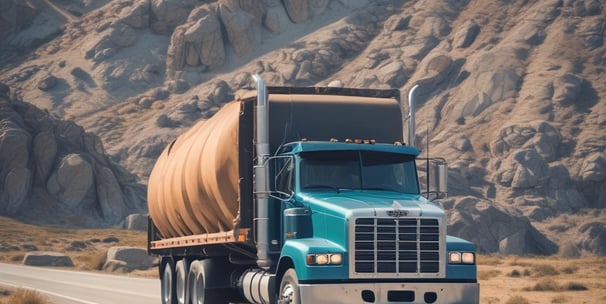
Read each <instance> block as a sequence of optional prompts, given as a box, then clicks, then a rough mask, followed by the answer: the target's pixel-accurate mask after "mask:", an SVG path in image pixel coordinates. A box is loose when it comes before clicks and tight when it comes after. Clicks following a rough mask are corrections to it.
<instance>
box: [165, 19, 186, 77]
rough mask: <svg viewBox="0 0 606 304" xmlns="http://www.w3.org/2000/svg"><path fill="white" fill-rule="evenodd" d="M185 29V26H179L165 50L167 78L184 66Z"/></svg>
mask: <svg viewBox="0 0 606 304" xmlns="http://www.w3.org/2000/svg"><path fill="white" fill-rule="evenodd" d="M186 31H187V28H186V27H185V26H179V27H177V28H176V29H175V31H174V32H173V34H172V36H171V37H170V43H169V45H168V50H167V51H166V74H167V76H169V78H172V77H173V76H174V74H175V72H176V71H180V70H183V68H184V67H185V51H186V41H185V32H186Z"/></svg>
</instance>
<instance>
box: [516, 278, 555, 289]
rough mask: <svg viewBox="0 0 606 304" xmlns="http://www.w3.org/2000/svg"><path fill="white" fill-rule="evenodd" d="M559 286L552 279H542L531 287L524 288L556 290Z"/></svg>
mask: <svg viewBox="0 0 606 304" xmlns="http://www.w3.org/2000/svg"><path fill="white" fill-rule="evenodd" d="M560 289H561V287H560V286H559V285H558V283H556V281H554V280H552V279H543V280H541V281H539V282H537V283H536V284H535V285H534V287H532V288H524V290H526V291H558V290H560Z"/></svg>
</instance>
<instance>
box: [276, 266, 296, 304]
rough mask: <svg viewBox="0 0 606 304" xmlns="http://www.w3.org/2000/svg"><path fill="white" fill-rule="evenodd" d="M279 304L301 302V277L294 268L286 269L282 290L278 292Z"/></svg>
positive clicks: (281, 284) (281, 283) (281, 285)
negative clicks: (299, 277)
mask: <svg viewBox="0 0 606 304" xmlns="http://www.w3.org/2000/svg"><path fill="white" fill-rule="evenodd" d="M278 303H279V304H301V295H300V294H299V279H298V278H297V272H295V270H294V269H293V268H289V269H288V270H286V272H285V273H284V275H283V276H282V281H281V282H280V291H279V293H278Z"/></svg>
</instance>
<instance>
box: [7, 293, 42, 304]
mask: <svg viewBox="0 0 606 304" xmlns="http://www.w3.org/2000/svg"><path fill="white" fill-rule="evenodd" d="M47 303H48V300H47V299H46V297H44V296H43V295H41V294H40V293H38V292H36V291H33V290H27V289H18V290H17V291H16V292H15V293H14V294H13V295H12V296H11V297H10V298H9V299H8V302H6V304H47Z"/></svg>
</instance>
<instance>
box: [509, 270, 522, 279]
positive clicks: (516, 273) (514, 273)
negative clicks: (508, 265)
mask: <svg viewBox="0 0 606 304" xmlns="http://www.w3.org/2000/svg"><path fill="white" fill-rule="evenodd" d="M509 276H510V277H512V278H519V277H521V276H522V274H521V273H520V271H518V270H517V269H514V270H512V271H511V272H510V273H509Z"/></svg>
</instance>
